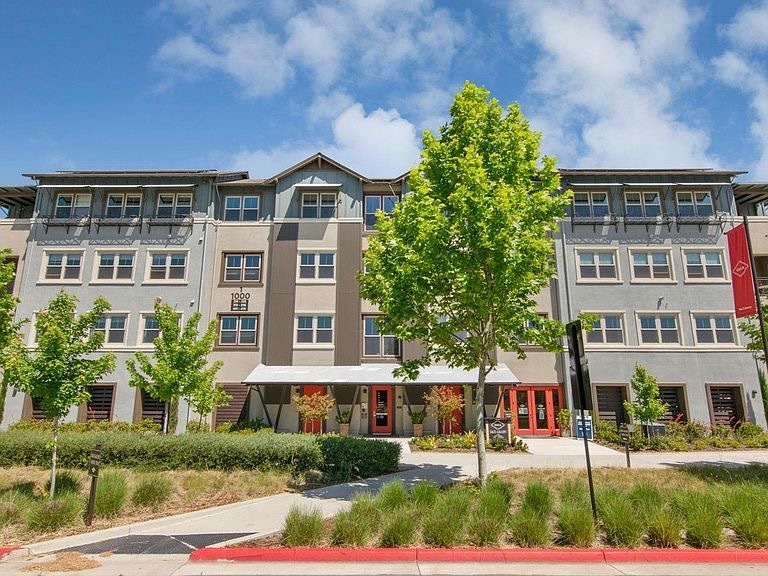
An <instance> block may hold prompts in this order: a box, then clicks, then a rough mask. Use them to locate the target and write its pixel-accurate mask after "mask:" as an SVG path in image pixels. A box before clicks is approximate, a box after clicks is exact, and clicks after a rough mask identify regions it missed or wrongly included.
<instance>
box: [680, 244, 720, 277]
mask: <svg viewBox="0 0 768 576" xmlns="http://www.w3.org/2000/svg"><path fill="white" fill-rule="evenodd" d="M724 260H725V256H724V252H723V251H722V250H720V249H712V248H709V249H707V248H702V249H687V248H686V249H684V250H683V263H684V265H685V279H686V280H692V281H713V280H714V281H717V280H720V281H724V280H726V275H725V265H724Z"/></svg>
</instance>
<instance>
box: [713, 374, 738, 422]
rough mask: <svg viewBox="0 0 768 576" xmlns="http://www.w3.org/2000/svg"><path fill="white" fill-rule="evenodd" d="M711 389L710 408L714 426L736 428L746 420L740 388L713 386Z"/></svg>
mask: <svg viewBox="0 0 768 576" xmlns="http://www.w3.org/2000/svg"><path fill="white" fill-rule="evenodd" d="M707 388H708V389H709V407H710V411H711V414H712V424H723V425H725V426H734V427H735V426H736V425H737V424H739V423H740V422H741V421H742V420H743V419H744V402H743V399H742V394H741V387H739V386H711V385H709V384H707Z"/></svg>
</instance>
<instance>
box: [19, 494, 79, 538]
mask: <svg viewBox="0 0 768 576" xmlns="http://www.w3.org/2000/svg"><path fill="white" fill-rule="evenodd" d="M81 513H82V500H81V498H80V497H79V496H77V495H76V494H73V493H71V492H63V493H62V494H60V495H59V496H57V497H56V498H53V499H47V498H46V499H44V500H39V501H37V502H33V503H32V504H31V505H30V506H29V508H28V509H27V515H26V518H25V520H26V526H27V529H28V530H30V531H32V532H51V531H53V530H57V529H59V528H61V527H62V526H68V525H70V524H74V523H75V522H77V521H78V520H79V519H80V516H81Z"/></svg>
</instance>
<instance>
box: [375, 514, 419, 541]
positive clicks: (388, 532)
mask: <svg viewBox="0 0 768 576" xmlns="http://www.w3.org/2000/svg"><path fill="white" fill-rule="evenodd" d="M417 528H418V523H417V522H416V519H415V513H414V510H412V509H410V508H407V507H406V508H403V507H400V508H397V509H396V510H392V511H391V512H390V513H389V514H387V515H386V516H385V517H384V525H383V527H382V529H381V537H380V539H379V545H380V546H381V547H383V548H400V547H403V546H410V545H411V544H413V542H414V541H415V540H416V533H417Z"/></svg>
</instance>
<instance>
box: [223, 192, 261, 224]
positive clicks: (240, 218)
mask: <svg viewBox="0 0 768 576" xmlns="http://www.w3.org/2000/svg"><path fill="white" fill-rule="evenodd" d="M261 196H262V195H261V193H254V194H246V193H242V194H236V193H228V194H224V195H223V197H222V207H221V221H222V222H226V223H227V224H232V223H234V222H258V221H260V220H261ZM229 198H239V199H240V207H239V208H238V209H237V210H238V217H237V219H236V220H228V219H227V210H234V208H227V200H228V199H229ZM246 198H256V204H257V206H256V208H255V210H256V218H255V219H253V220H251V219H248V220H245V219H243V212H244V211H245V210H246V208H245V199H246ZM248 210H253V208H248Z"/></svg>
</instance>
